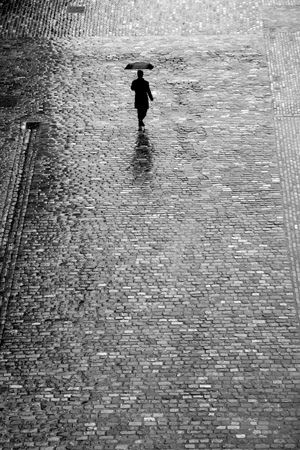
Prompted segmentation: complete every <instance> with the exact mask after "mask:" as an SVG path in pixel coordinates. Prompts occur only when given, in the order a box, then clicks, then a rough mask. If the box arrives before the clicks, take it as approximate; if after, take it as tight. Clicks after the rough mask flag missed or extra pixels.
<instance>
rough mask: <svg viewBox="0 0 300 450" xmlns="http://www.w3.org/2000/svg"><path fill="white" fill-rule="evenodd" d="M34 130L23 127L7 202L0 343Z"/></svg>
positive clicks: (34, 149) (0, 277)
mask: <svg viewBox="0 0 300 450" xmlns="http://www.w3.org/2000/svg"><path fill="white" fill-rule="evenodd" d="M24 127H25V124H24ZM24 127H23V128H24ZM37 133H38V132H37V130H29V129H25V130H24V134H23V142H22V148H21V151H20V158H19V165H18V173H17V176H16V181H15V184H14V187H13V192H12V198H14V199H15V201H14V202H12V203H11V205H10V211H9V212H8V218H9V219H8V220H7V222H6V226H5V228H6V229H5V232H4V236H3V241H4V247H3V248H4V252H3V259H2V260H3V261H4V263H3V266H2V268H1V272H0V292H2V302H1V304H0V307H1V311H0V342H1V339H2V335H3V331H4V327H5V319H6V314H7V309H8V305H9V299H10V295H11V287H12V284H13V279H14V269H15V266H16V262H17V258H18V251H19V246H20V242H21V238H22V231H23V224H24V219H25V214H26V209H27V204H28V197H29V192H30V185H31V179H32V175H33V171H34V164H35V157H36V153H37V146H36V145H35V141H36V138H37Z"/></svg>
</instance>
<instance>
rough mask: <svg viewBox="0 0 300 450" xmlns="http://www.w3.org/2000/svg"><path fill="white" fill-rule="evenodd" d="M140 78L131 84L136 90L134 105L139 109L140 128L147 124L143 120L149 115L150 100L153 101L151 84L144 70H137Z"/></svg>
mask: <svg viewBox="0 0 300 450" xmlns="http://www.w3.org/2000/svg"><path fill="white" fill-rule="evenodd" d="M137 76H138V78H137V79H136V80H134V81H133V82H132V84H131V90H132V91H135V101H134V107H135V108H136V109H137V115H138V120H139V129H141V128H142V127H144V126H145V124H144V122H143V120H144V118H145V117H146V115H147V110H148V109H149V100H148V97H149V98H150V100H151V101H153V97H152V94H151V91H150V86H149V83H148V81H146V80H145V79H144V78H143V76H144V73H143V71H142V70H138V72H137Z"/></svg>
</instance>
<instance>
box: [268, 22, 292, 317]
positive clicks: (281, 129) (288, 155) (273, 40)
mask: <svg viewBox="0 0 300 450" xmlns="http://www.w3.org/2000/svg"><path fill="white" fill-rule="evenodd" d="M298 34H299V33H294V32H293V33H287V32H281V31H280V32H279V31H276V30H275V31H274V30H273V29H269V28H267V27H266V28H264V39H265V47H266V56H267V61H268V66H269V80H270V89H271V93H272V98H273V111H274V129H275V140H276V152H277V160H278V168H279V174H280V182H281V193H282V201H283V210H284V217H285V230H286V238H287V248H288V251H289V259H290V264H291V279H292V283H293V288H294V297H295V304H296V309H297V314H298V320H300V283H299V280H300V262H299V254H300V236H299V230H298V225H299V218H298V217H297V215H299V214H298V213H297V212H298V211H300V193H299V183H300V180H299V173H300V158H299V146H300V141H299V138H298V136H297V124H296V123H295V121H298V120H299V119H298V118H299V117H300V115H299V113H298V111H297V105H294V93H295V92H296V91H297V85H298V83H299V81H298V80H299V75H298V73H297V70H296V69H297V68H296V65H294V64H290V65H289V67H285V66H286V64H285V60H284V57H283V54H282V49H283V47H285V46H286V48H287V42H290V37H291V36H292V39H294V38H295V36H297V35H298ZM276 50H277V51H276ZM279 50H281V51H279ZM295 50H296V51H297V49H295V46H293V45H291V47H290V48H289V53H288V55H286V56H285V57H288V58H289V60H291V59H293V58H292V57H293V55H294V53H295ZM290 52H291V53H290ZM293 52H294V53H293ZM296 60H297V58H296ZM286 82H287V85H286V84H285V83H286ZM291 110H292V111H294V113H291Z"/></svg>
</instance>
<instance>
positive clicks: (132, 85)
mask: <svg viewBox="0 0 300 450" xmlns="http://www.w3.org/2000/svg"><path fill="white" fill-rule="evenodd" d="M134 86H135V82H134V81H133V82H132V83H131V90H132V91H135V87H134Z"/></svg>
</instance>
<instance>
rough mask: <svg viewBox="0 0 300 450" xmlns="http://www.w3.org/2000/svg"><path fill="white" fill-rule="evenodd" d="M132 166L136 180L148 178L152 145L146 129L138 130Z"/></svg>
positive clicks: (149, 175)
mask: <svg viewBox="0 0 300 450" xmlns="http://www.w3.org/2000/svg"><path fill="white" fill-rule="evenodd" d="M132 167H133V173H134V178H135V180H136V181H146V180H149V179H150V177H151V168H152V145H151V143H150V141H149V137H148V134H147V132H146V131H139V132H138V135H137V139H136V143H135V154H134V157H133V160H132Z"/></svg>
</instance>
